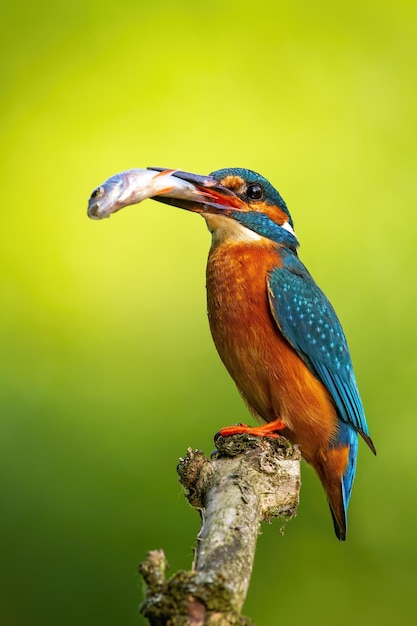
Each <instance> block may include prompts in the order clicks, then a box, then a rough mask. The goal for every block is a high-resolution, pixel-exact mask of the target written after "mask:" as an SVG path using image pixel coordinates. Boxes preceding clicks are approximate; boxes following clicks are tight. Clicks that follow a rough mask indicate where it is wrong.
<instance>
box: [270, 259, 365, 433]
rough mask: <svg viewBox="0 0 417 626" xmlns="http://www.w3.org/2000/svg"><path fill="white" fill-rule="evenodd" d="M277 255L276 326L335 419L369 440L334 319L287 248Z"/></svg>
mask: <svg viewBox="0 0 417 626" xmlns="http://www.w3.org/2000/svg"><path fill="white" fill-rule="evenodd" d="M281 256H282V259H283V265H282V267H278V268H276V269H275V270H273V272H272V273H271V274H270V276H269V288H270V293H271V305H272V310H273V313H274V317H275V319H276V321H277V324H278V326H279V328H280V330H281V332H282V334H283V335H284V337H285V338H286V339H287V341H289V343H290V344H291V345H292V347H293V348H294V349H295V350H296V351H297V353H298V354H299V356H300V357H301V358H302V359H303V360H304V362H305V363H306V365H307V366H308V368H309V369H310V371H311V372H312V373H313V374H314V375H315V376H316V377H317V378H318V379H319V380H320V381H321V382H322V383H323V385H324V386H325V387H326V388H327V390H328V391H329V393H330V394H331V396H332V398H333V400H334V403H335V405H336V409H337V413H338V416H339V418H340V419H341V420H342V421H343V422H345V423H346V424H348V425H350V426H352V427H353V428H354V430H355V431H358V432H360V433H361V434H362V433H363V434H364V435H367V436H368V437H369V431H368V426H367V423H366V418H365V413H364V409H363V405H362V401H361V398H360V396H359V391H358V386H357V383H356V379H355V375H354V373H353V368H352V361H351V358H350V353H349V348H348V345H347V342H346V338H345V335H344V332H343V329H342V326H341V324H340V322H339V320H338V318H337V315H336V313H335V311H334V309H333V307H332V305H331V304H330V302H329V301H328V299H327V298H326V296H325V295H324V293H323V292H322V291H321V289H320V288H319V287H318V286H317V285H316V283H315V282H314V280H313V278H312V277H311V276H310V274H309V272H308V271H307V269H306V268H305V267H304V265H303V264H302V262H301V261H300V260H299V258H298V257H297V256H296V255H295V254H293V253H292V252H291V251H290V250H287V249H285V248H282V249H281ZM337 443H339V442H337Z"/></svg>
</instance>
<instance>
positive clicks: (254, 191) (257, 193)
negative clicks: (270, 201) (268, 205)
mask: <svg viewBox="0 0 417 626" xmlns="http://www.w3.org/2000/svg"><path fill="white" fill-rule="evenodd" d="M246 195H247V196H248V198H249V199H250V200H262V198H263V197H264V188H263V187H262V185H260V184H259V183H254V184H252V185H248V188H247V190H246Z"/></svg>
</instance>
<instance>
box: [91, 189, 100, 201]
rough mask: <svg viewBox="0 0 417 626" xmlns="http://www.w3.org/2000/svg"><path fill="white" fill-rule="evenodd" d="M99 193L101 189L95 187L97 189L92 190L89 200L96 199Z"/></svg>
mask: <svg viewBox="0 0 417 626" xmlns="http://www.w3.org/2000/svg"><path fill="white" fill-rule="evenodd" d="M100 191H101V187H97V189H94V191H93V193H92V194H91V198H92V199H94V198H97V196H99V195H100Z"/></svg>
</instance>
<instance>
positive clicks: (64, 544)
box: [0, 0, 417, 626]
mask: <svg viewBox="0 0 417 626" xmlns="http://www.w3.org/2000/svg"><path fill="white" fill-rule="evenodd" d="M1 13H2V15H1V23H0V30H1V33H0V34H1V38H0V41H1V44H0V45H1V47H2V50H1V64H2V69H1V77H0V96H1V97H0V107H1V118H0V132H1V156H0V159H1V170H0V171H1V174H2V175H1V196H2V204H1V245H0V262H1V297H2V303H1V309H0V316H1V328H0V340H1V381H0V385H1V398H0V401H1V411H2V419H1V433H0V442H1V444H0V445H1V450H0V463H1V467H0V480H1V491H0V493H1V513H0V544H1V554H0V563H1V565H0V568H1V578H2V580H1V585H0V594H1V596H2V597H1V608H0V611H1V614H0V623H1V624H2V625H3V624H4V625H5V626H56V625H58V624H59V625H60V626H67V625H68V626H69V625H71V626H72V625H77V626H78V625H84V624H85V625H90V624H100V625H101V626H107V625H108V626H110V625H111V626H114V625H115V624H118V625H119V624H120V625H123V626H133V625H134V624H144V622H143V620H142V619H141V618H140V617H139V616H138V613H137V607H138V605H139V602H140V600H141V598H142V591H141V588H140V583H139V581H138V578H137V576H136V567H137V564H138V562H139V561H140V560H141V559H142V558H143V557H144V555H145V553H146V551H147V550H149V549H152V548H159V547H163V548H164V549H165V550H166V552H167V555H168V558H169V560H170V562H171V565H172V571H175V570H176V569H178V568H181V567H182V568H188V567H189V565H190V563H191V555H192V546H193V542H194V536H195V533H196V531H197V528H198V516H197V514H196V513H195V512H194V511H192V510H190V509H189V508H188V506H187V504H186V502H185V500H184V498H183V496H182V494H181V489H180V487H179V485H178V483H177V480H176V473H175V466H176V462H177V459H178V457H179V456H180V455H182V454H184V453H185V451H186V448H187V446H194V447H199V448H203V449H204V450H205V451H206V452H207V453H209V452H210V451H211V450H212V449H213V443H212V435H213V433H214V432H216V430H217V429H218V428H219V427H221V426H224V425H227V424H230V423H233V422H237V421H240V420H243V421H244V420H247V415H246V411H245V408H244V406H243V404H242V402H241V400H240V398H239V396H238V394H237V392H236V390H235V388H234V385H233V383H232V382H231V380H230V379H229V378H228V376H227V374H226V372H225V371H224V369H223V367H222V365H221V363H220V360H219V358H218V357H217V354H216V353H215V350H214V347H213V345H212V342H211V338H210V335H209V330H208V325H207V320H206V315H205V293H204V267H205V259H206V255H207V249H208V246H209V235H208V233H207V232H206V230H205V226H204V223H203V221H202V220H200V219H199V218H198V217H197V216H195V215H191V214H187V213H185V212H181V211H180V210H177V209H173V208H170V207H165V206H162V205H159V204H156V203H152V202H151V201H147V202H146V203H145V204H143V205H141V206H138V207H132V208H129V209H126V210H125V211H123V212H122V213H120V214H118V215H117V216H114V217H113V218H112V219H110V220H106V221H104V222H99V223H98V222H92V221H89V220H88V219H87V217H86V206H87V199H88V197H89V194H90V192H91V190H92V189H93V188H94V187H95V186H96V185H97V184H99V183H100V182H102V181H103V180H104V179H106V178H107V177H108V176H110V175H112V174H113V173H115V172H117V171H120V170H123V169H126V168H130V167H145V166H147V165H157V166H165V167H173V168H182V169H188V170H191V171H194V172H200V173H208V172H210V171H211V170H214V169H218V168H221V167H227V166H243V167H250V168H252V169H255V170H258V171H260V172H261V173H262V174H264V175H266V176H267V177H268V178H270V179H271V181H272V182H273V183H274V184H275V185H276V186H277V187H278V188H279V190H280V192H281V193H282V195H283V196H284V198H285V199H286V200H287V202H288V204H289V206H290V209H291V210H292V214H293V217H294V220H295V223H296V228H297V233H298V235H299V238H300V240H301V242H302V249H301V256H302V258H303V260H304V261H305V262H306V264H307V266H308V267H309V269H310V270H311V272H312V273H313V275H314V276H315V278H316V279H317V280H318V282H319V283H320V285H321V286H322V287H323V289H324V290H325V291H326V293H327V294H328V295H329V297H330V298H331V300H332V302H333V303H334V305H335V307H336V309H337V310H338V312H339V315H340V317H341V319H342V322H343V324H344V327H345V330H346V333H347V335H348V337H349V340H350V346H351V351H352V355H353V359H354V363H355V369H356V373H357V378H358V380H359V384H360V388H361V391H362V395H363V399H364V403H365V406H366V409H367V415H368V421H369V425H370V428H371V433H372V436H373V438H374V441H375V444H376V447H377V449H378V457H377V458H376V459H375V458H373V457H372V455H371V454H370V453H369V451H368V450H367V449H366V447H365V446H364V445H362V444H361V447H360V458H359V468H358V470H359V471H358V476H357V480H356V483H355V488H354V491H353V497H352V503H351V509H350V527H349V537H348V541H347V543H346V544H345V545H341V544H339V543H338V542H337V541H336V539H335V538H334V536H333V530H332V525H331V519H330V514H329V512H328V509H327V505H326V502H325V498H324V495H323V493H322V490H321V488H320V485H319V484H318V481H317V480H316V478H315V476H314V475H313V473H312V471H311V470H310V469H309V468H307V467H306V466H305V465H304V466H303V487H302V504H301V506H300V509H299V515H298V517H297V519H296V520H295V521H293V522H292V523H291V524H289V525H288V527H287V530H286V534H285V536H284V537H282V536H280V535H279V534H278V530H279V523H275V524H273V525H272V526H267V527H265V528H264V529H263V535H262V536H261V537H260V540H259V548H258V553H257V561H256V564H255V570H254V575H253V580H252V585H251V589H250V593H249V597H248V600H247V605H246V613H247V614H249V615H251V616H252V617H253V618H254V619H255V620H256V621H257V622H258V623H259V625H260V626H261V625H262V626H275V625H276V624H278V623H288V622H291V623H294V624H307V623H314V624H320V625H323V626H326V625H330V624H332V625H333V624H335V623H337V624H338V625H339V626H343V625H347V624H349V625H351V624H352V623H353V624H371V625H373V624H378V625H380V624H391V623H395V624H408V623H410V619H412V616H413V615H414V618H415V598H416V593H417V545H416V539H415V537H416V519H415V517H416V511H417V494H416V469H417V460H416V456H417V455H416V434H417V433H416V426H415V424H416V395H417V394H416V389H417V384H416V369H417V367H416V365H417V357H416V354H417V345H416V343H417V342H416V333H415V320H416V297H415V292H416V264H417V251H416V215H417V212H416V199H417V183H416V141H415V140H416V131H417V124H416V119H417V114H416V111H417V86H416V68H417V51H416V46H417V44H416V41H417V5H416V3H415V1H414V0H409V1H407V0H399V1H397V2H395V3H393V2H388V1H377V0H374V1H372V0H355V1H351V2H348V1H347V0H346V1H345V2H311V1H310V0H305V1H301V0H300V1H295V2H276V1H273V0H271V1H270V2H268V1H266V0H259V1H257V2H256V3H253V4H252V3H250V4H249V3H242V2H238V1H235V2H232V1H228V0H213V1H212V2H210V3H200V2H191V1H190V2H184V1H182V2H181V1H179V2H176V3H173V2H167V1H164V0H160V1H158V0H153V1H152V2H151V1H149V2H147V3H144V2H141V1H140V0H136V1H133V0H132V1H129V0H119V1H118V2H98V1H94V0H74V1H72V2H71V0H67V1H64V2H58V3H57V2H52V1H48V0H38V1H37V2H34V1H33V2H16V3H14V4H12V3H8V4H7V6H6V5H5V6H3V7H2V12H1Z"/></svg>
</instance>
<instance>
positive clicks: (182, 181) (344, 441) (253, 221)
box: [92, 168, 376, 541]
mask: <svg viewBox="0 0 417 626" xmlns="http://www.w3.org/2000/svg"><path fill="white" fill-rule="evenodd" d="M148 169H149V170H153V171H156V172H158V173H157V174H156V176H157V177H161V176H162V177H165V180H162V181H161V180H160V179H157V180H156V182H157V183H158V185H159V187H160V188H161V192H160V193H159V195H155V196H153V199H154V200H158V201H160V202H164V203H166V204H171V205H174V206H177V207H180V208H183V209H187V210H189V211H192V212H195V213H199V214H201V215H202V216H203V217H204V219H205V221H206V223H207V227H208V229H209V231H210V232H211V235H212V243H211V247H210V252H209V256H208V261H207V272H206V287H207V310H208V320H209V325H210V330H211V334H212V337H213V340H214V344H215V346H216V348H217V351H218V353H219V355H220V358H221V360H222V361H223V363H224V365H225V367H226V369H227V370H228V372H229V374H230V376H231V377H232V379H233V380H234V382H235V383H236V386H237V388H238V390H239V392H240V394H241V396H242V398H243V400H244V401H245V403H246V405H247V407H248V409H249V412H250V413H251V414H252V416H253V417H254V418H255V420H256V421H258V423H260V425H258V426H247V425H244V424H238V425H234V426H229V427H225V428H222V429H221V430H220V431H219V432H220V434H221V435H222V436H230V435H234V434H238V433H248V434H252V435H255V436H258V437H262V436H264V437H278V436H283V437H285V438H287V439H288V440H289V441H290V442H291V443H293V444H297V445H298V446H299V448H300V450H301V454H302V456H303V458H304V459H305V460H306V461H307V463H308V464H310V465H311V466H312V467H313V468H314V470H315V471H316V473H317V475H318V477H319V479H320V481H321V484H322V486H323V488H324V491H325V494H326V496H327V500H328V503H329V506H330V511H331V514H332V519H333V524H334V529H335V533H336V536H337V538H338V539H339V540H340V541H345V539H346V533H347V510H348V505H349V500H350V496H351V491H352V484H353V480H354V477H355V473H356V461H357V454H358V435H360V436H361V437H362V439H363V440H364V441H365V442H366V444H367V445H368V446H369V448H370V449H371V451H372V452H373V453H374V454H376V450H375V446H374V444H373V441H372V439H371V437H370V434H369V429H368V425H367V421H366V417H365V412H364V407H363V404H362V400H361V397H360V394H359V390H358V385H357V382H356V378H355V374H354V371H353V366H352V360H351V356H350V351H349V348H348V344H347V340H346V337H345V334H344V332H343V329H342V326H341V323H340V321H339V319H338V317H337V314H336V312H335V310H334V308H333V306H332V305H331V304H330V301H329V300H328V298H327V297H326V295H325V294H324V293H323V291H322V290H321V289H320V288H319V287H318V285H317V284H316V282H315V280H314V279H313V277H312V276H311V274H310V273H309V271H308V270H307V268H306V267H305V265H304V264H303V263H302V261H301V260H300V258H299V255H298V249H299V241H298V238H297V236H296V234H295V230H294V222H293V219H292V217H291V215H290V212H289V210H288V207H287V205H286V203H285V201H284V199H283V198H282V197H281V195H280V193H279V192H278V191H277V190H276V189H275V187H273V185H272V184H271V183H270V182H269V181H268V180H267V179H266V178H264V177H263V176H261V175H260V174H258V173H256V172H254V171H252V170H249V169H244V168H225V169H220V170H216V171H214V172H212V173H211V174H210V175H209V176H208V177H207V176H201V175H198V174H192V173H189V172H183V171H180V170H166V169H164V168H148ZM138 171H139V170H138ZM147 175H148V176H149V172H148V173H147ZM141 176H142V174H141ZM110 180H112V179H110ZM167 181H169V183H170V184H169V185H167ZM175 181H178V183H176V182H175ZM153 182H154V184H155V181H153ZM184 186H186V191H184V189H185V187H184ZM105 189H106V187H103V188H100V193H102V194H103V193H104V191H103V190H105ZM176 189H177V192H176ZM190 189H191V191H190ZM150 193H151V192H150ZM152 193H154V192H152ZM97 195H99V190H96V191H95V192H93V196H94V197H93V196H92V197H93V200H92V203H93V206H92V213H93V214H94V216H96V215H97V214H98V209H97V207H98V206H99V205H98V204H97V201H96V199H95V197H96V196H97ZM148 197H149V194H148ZM118 208H119V207H118ZM118 208H117V209H114V210H118ZM106 216H107V215H106Z"/></svg>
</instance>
